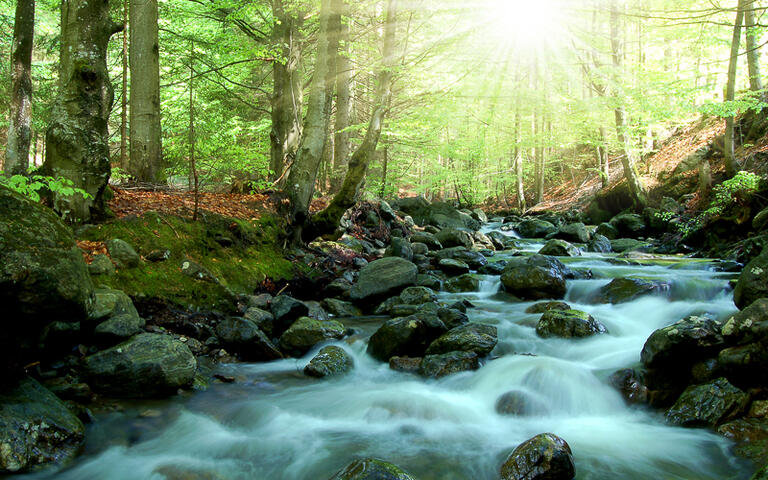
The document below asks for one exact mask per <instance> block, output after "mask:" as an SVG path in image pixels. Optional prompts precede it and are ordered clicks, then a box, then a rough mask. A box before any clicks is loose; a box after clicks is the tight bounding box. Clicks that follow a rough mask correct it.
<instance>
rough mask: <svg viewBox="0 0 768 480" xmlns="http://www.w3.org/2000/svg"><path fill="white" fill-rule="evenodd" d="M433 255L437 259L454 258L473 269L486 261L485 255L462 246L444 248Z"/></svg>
mask: <svg viewBox="0 0 768 480" xmlns="http://www.w3.org/2000/svg"><path fill="white" fill-rule="evenodd" d="M435 257H437V259H438V260H442V259H444V258H452V259H454V260H458V261H460V262H464V263H466V264H467V265H469V267H470V268H473V269H478V268H480V267H482V266H483V265H485V264H487V263H488V259H487V258H485V255H483V254H482V253H480V252H475V251H473V250H467V249H466V248H464V247H452V248H444V249H442V250H440V251H438V252H435Z"/></svg>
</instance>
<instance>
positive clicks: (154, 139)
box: [128, 0, 162, 183]
mask: <svg viewBox="0 0 768 480" xmlns="http://www.w3.org/2000/svg"><path fill="white" fill-rule="evenodd" d="M130 22H131V30H130V39H131V49H130V57H129V58H130V63H131V99H130V102H131V116H130V120H131V121H130V137H131V158H130V162H129V164H130V168H129V169H128V171H129V173H130V174H131V175H133V177H134V178H136V180H138V181H141V182H150V183H154V182H156V181H157V180H158V174H159V173H160V170H161V167H162V152H161V135H160V134H161V130H160V46H159V43H158V36H157V0H131V2H130Z"/></svg>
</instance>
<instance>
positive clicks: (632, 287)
mask: <svg viewBox="0 0 768 480" xmlns="http://www.w3.org/2000/svg"><path fill="white" fill-rule="evenodd" d="M667 291H669V284H668V283H666V282H660V281H651V280H642V279H639V278H614V279H613V280H611V282H610V283H609V284H608V285H605V286H603V287H601V288H600V290H598V291H597V292H595V294H594V295H592V296H591V297H590V298H589V301H590V302H592V303H612V304H617V303H625V302H631V301H632V300H635V299H636V298H638V297H641V296H643V295H651V294H660V293H664V292H667Z"/></svg>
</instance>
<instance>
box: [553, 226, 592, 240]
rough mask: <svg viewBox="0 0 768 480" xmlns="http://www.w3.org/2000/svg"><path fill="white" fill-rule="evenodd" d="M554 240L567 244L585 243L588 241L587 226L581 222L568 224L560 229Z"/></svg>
mask: <svg viewBox="0 0 768 480" xmlns="http://www.w3.org/2000/svg"><path fill="white" fill-rule="evenodd" d="M555 238H560V239H562V240H567V241H569V242H577V243H587V242H588V241H589V231H588V230H587V226H586V225H584V224H583V223H581V222H576V223H569V224H567V225H563V226H562V227H560V230H559V231H558V232H557V234H556V235H555Z"/></svg>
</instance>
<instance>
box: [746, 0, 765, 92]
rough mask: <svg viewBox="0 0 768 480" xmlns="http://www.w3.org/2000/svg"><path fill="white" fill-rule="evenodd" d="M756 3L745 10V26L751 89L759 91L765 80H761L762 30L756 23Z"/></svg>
mask: <svg viewBox="0 0 768 480" xmlns="http://www.w3.org/2000/svg"><path fill="white" fill-rule="evenodd" d="M755 8H756V6H755V2H754V0H753V1H751V2H749V3H748V4H747V5H746V8H745V9H744V25H745V27H746V32H745V33H746V37H747V67H748V68H749V89H750V90H752V91H759V90H762V89H763V79H762V78H760V45H759V43H758V36H759V35H760V28H759V27H758V26H757V22H756V21H755Z"/></svg>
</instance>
